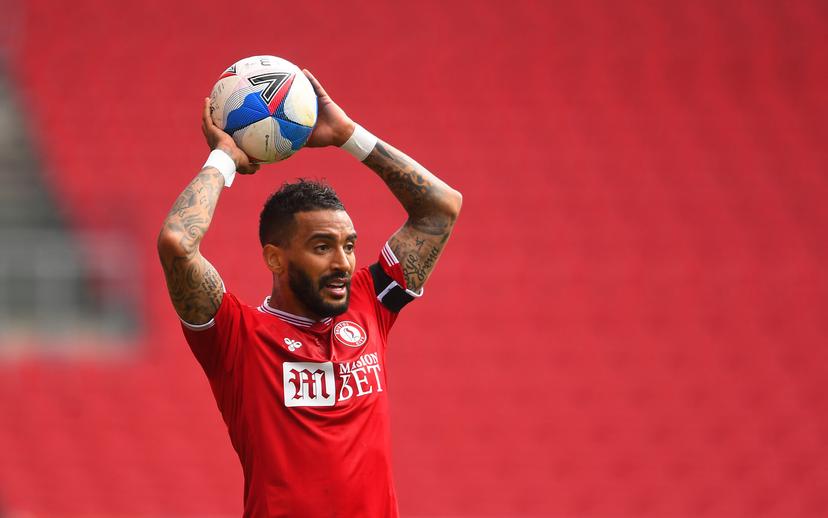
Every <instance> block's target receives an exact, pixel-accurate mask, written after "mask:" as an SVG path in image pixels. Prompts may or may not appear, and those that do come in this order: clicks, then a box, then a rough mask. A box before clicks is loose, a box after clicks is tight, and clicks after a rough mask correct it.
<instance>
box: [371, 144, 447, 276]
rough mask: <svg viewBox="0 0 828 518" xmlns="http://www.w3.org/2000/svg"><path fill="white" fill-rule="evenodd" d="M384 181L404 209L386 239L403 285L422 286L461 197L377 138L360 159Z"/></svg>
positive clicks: (440, 249) (442, 243)
mask: <svg viewBox="0 0 828 518" xmlns="http://www.w3.org/2000/svg"><path fill="white" fill-rule="evenodd" d="M363 163H364V164H365V165H367V166H368V167H370V168H371V169H372V170H373V171H374V172H375V173H377V175H379V177H380V178H382V180H383V181H384V182H385V184H386V185H387V186H388V188H389V189H390V190H391V192H392V193H393V194H394V196H396V198H397V200H399V202H400V203H401V204H402V206H403V208H405V211H406V212H407V213H408V221H406V222H405V225H403V227H402V228H401V229H399V230H398V231H397V232H396V233H395V234H394V235H393V236H391V239H390V240H389V241H388V244H389V246H390V247H391V250H393V251H394V255H396V256H397V259H398V260H399V261H400V265H401V266H402V270H403V274H404V275H405V282H406V285H407V288H408V289H409V290H412V291H417V290H419V289H420V288H422V286H423V284H425V282H426V280H427V279H428V277H429V276H430V275H431V272H432V271H433V270H434V265H435V264H437V259H438V258H439V257H440V254H441V253H442V252H443V247H444V246H445V244H446V241H448V238H449V235H451V229H452V227H453V226H454V222H455V220H456V219H457V216H458V215H459V214H460V206H461V205H462V202H463V197H462V196H461V195H460V193H459V192H457V191H455V190H454V189H452V188H451V187H449V186H448V185H446V183H445V182H443V181H442V180H440V179H439V178H437V177H436V176H434V175H433V174H432V173H430V172H429V171H428V170H427V169H426V168H424V167H423V166H421V165H420V164H418V163H417V162H415V161H414V160H412V159H411V158H409V157H408V156H407V155H406V154H405V153H403V152H402V151H399V150H397V149H395V148H394V147H393V146H391V145H390V144H387V143H385V142H383V141H381V140H380V141H378V142H377V145H376V147H375V148H374V150H373V151H371V153H370V154H369V155H368V157H367V158H366V159H365V161H364V162H363Z"/></svg>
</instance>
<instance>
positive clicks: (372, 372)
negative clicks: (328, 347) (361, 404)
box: [282, 353, 383, 407]
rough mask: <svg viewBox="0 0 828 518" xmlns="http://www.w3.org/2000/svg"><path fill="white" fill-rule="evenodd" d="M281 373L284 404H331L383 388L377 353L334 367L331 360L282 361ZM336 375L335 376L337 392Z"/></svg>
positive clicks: (378, 391)
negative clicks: (337, 378) (337, 389)
mask: <svg viewBox="0 0 828 518" xmlns="http://www.w3.org/2000/svg"><path fill="white" fill-rule="evenodd" d="M282 374H283V378H284V379H283V381H284V394H285V406H286V407H303V406H304V407H324V406H334V405H335V404H336V402H337V401H340V402H341V401H347V400H349V399H351V398H358V397H362V396H367V395H368V394H377V393H380V392H382V391H383V388H382V365H381V364H380V361H379V354H378V353H367V354H363V355H362V356H360V357H359V358H357V359H356V360H354V361H349V362H342V363H337V364H336V369H334V364H333V362H324V363H322V362H285V363H283V364H282ZM336 375H338V376H339V380H338V381H339V393H338V394H337V391H336V383H337V380H336Z"/></svg>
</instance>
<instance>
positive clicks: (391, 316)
mask: <svg viewBox="0 0 828 518" xmlns="http://www.w3.org/2000/svg"><path fill="white" fill-rule="evenodd" d="M354 281H355V282H361V283H362V282H364V283H365V284H366V288H367V291H368V292H369V293H370V296H371V298H372V299H373V306H374V311H375V313H376V315H377V320H378V321H379V324H380V327H381V329H382V331H383V333H385V334H386V336H387V335H388V331H389V330H390V329H391V326H392V325H394V322H395V321H396V320H397V315H398V314H399V312H400V311H401V310H402V308H404V307H405V306H406V305H408V304H409V303H410V302H412V301H413V300H414V299H417V298H419V297H421V296H422V295H423V290H422V288H420V291H417V292H415V291H411V290H409V289H408V288H407V287H406V284H405V277H404V276H403V273H402V268H401V267H400V263H399V261H398V260H397V258H396V256H394V252H392V251H391V247H389V246H388V244H387V243H386V244H385V246H384V247H383V248H382V251H381V252H380V256H379V260H378V261H377V262H376V263H374V264H372V265H370V266H369V267H368V268H364V269H363V271H361V272H360V275H358V276H355V277H354Z"/></svg>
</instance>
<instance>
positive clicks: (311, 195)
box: [259, 178, 345, 246]
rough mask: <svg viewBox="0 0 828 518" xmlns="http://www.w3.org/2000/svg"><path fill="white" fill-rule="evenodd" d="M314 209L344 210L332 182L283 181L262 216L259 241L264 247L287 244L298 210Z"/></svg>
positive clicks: (266, 205)
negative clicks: (329, 183) (330, 183)
mask: <svg viewBox="0 0 828 518" xmlns="http://www.w3.org/2000/svg"><path fill="white" fill-rule="evenodd" d="M311 210H345V206H344V205H342V202H341V201H340V200H339V197H338V196H337V195H336V191H334V190H333V187H331V186H330V185H328V184H326V183H324V182H321V181H316V180H307V179H305V178H300V179H299V181H298V182H295V183H288V182H285V183H284V184H282V187H281V188H279V190H278V191H276V192H274V193H273V194H271V195H270V197H269V198H268V199H267V201H266V202H265V204H264V208H262V213H261V214H260V215H259V241H260V242H261V244H262V246H264V245H267V244H272V245H276V246H284V245H286V244H287V243H288V242H289V241H290V238H291V237H292V236H293V231H294V230H295V227H296V225H295V223H296V220H295V218H294V217H293V215H294V214H296V213H297V212H307V211H311Z"/></svg>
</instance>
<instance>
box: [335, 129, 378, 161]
mask: <svg viewBox="0 0 828 518" xmlns="http://www.w3.org/2000/svg"><path fill="white" fill-rule="evenodd" d="M376 145H377V137H375V136H374V135H372V134H371V132H369V131H368V130H367V129H365V128H363V127H362V126H360V125H359V124H356V123H355V124H354V132H353V133H351V136H350V137H349V138H348V140H347V141H346V142H345V143H344V144H342V149H344V150H345V151H347V152H348V153H350V154H351V155H353V157H354V158H356V159H357V160H359V161H360V162H362V161H363V160H365V159H366V158H367V157H368V155H369V154H370V153H371V151H373V150H374V146H376Z"/></svg>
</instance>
